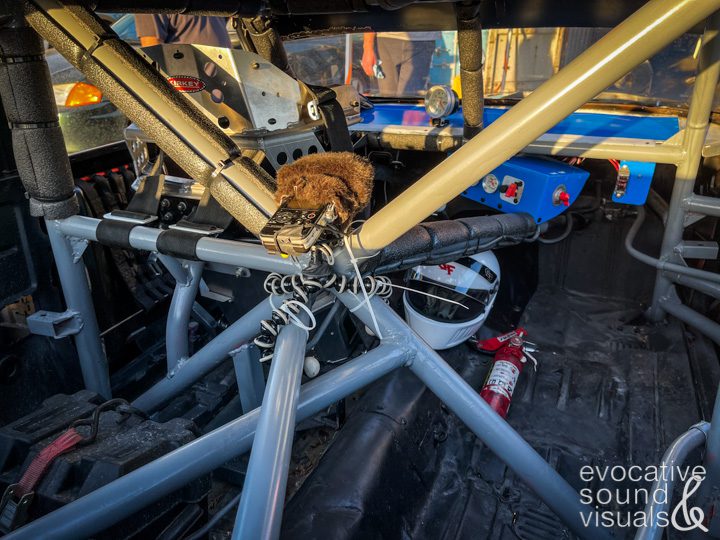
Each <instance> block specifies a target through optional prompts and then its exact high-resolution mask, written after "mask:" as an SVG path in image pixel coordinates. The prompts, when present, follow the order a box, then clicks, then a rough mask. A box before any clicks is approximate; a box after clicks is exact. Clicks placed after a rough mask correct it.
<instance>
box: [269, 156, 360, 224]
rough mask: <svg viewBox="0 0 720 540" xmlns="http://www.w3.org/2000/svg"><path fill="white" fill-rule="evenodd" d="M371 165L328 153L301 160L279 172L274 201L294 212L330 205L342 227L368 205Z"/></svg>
mask: <svg viewBox="0 0 720 540" xmlns="http://www.w3.org/2000/svg"><path fill="white" fill-rule="evenodd" d="M373 177H374V171H373V167H372V165H370V163H368V162H367V161H366V160H364V159H363V158H361V157H360V156H358V155H356V154H353V153H352V152H327V153H324V154H311V155H309V156H305V157H302V158H300V159H298V160H297V161H295V162H294V163H290V164H288V165H284V166H283V167H281V168H280V170H279V171H278V174H277V191H276V192H275V200H276V201H277V202H278V204H280V203H282V202H283V201H285V200H286V201H288V206H290V207H293V208H317V207H319V206H321V205H323V204H328V203H333V204H334V205H335V211H336V212H337V214H338V217H339V218H340V220H341V221H342V222H343V223H347V222H348V221H350V220H351V219H352V218H353V216H355V215H356V214H357V213H358V212H359V211H360V210H362V209H363V208H365V206H367V204H368V203H369V202H370V196H371V195H372V188H373Z"/></svg>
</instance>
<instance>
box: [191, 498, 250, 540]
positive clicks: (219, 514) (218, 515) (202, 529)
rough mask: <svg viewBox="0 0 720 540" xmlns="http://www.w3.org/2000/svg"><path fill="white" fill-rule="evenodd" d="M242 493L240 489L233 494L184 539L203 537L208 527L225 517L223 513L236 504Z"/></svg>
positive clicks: (210, 527)
mask: <svg viewBox="0 0 720 540" xmlns="http://www.w3.org/2000/svg"><path fill="white" fill-rule="evenodd" d="M241 495H242V491H241V492H240V493H238V494H237V495H235V496H234V497H233V498H232V499H230V502H228V503H227V504H226V505H225V506H223V507H222V508H221V509H220V510H218V511H217V512H215V514H214V515H213V517H211V518H210V520H209V521H208V522H207V523H206V524H205V525H203V526H202V527H200V528H199V529H198V530H197V531H195V532H194V533H192V534H191V535H190V536H187V537H185V540H200V539H201V538H203V537H204V536H205V535H206V534H207V533H209V532H210V529H212V528H213V527H214V526H215V525H217V524H218V522H219V521H220V520H221V519H222V518H223V517H225V515H226V514H227V513H228V512H229V511H230V510H232V509H233V508H234V507H235V506H237V505H238V503H239V502H240V496H241Z"/></svg>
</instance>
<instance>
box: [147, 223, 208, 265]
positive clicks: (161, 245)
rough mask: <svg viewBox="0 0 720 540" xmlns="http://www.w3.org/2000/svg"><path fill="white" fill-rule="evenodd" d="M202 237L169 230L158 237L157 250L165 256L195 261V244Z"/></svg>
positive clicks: (196, 258) (196, 257)
mask: <svg viewBox="0 0 720 540" xmlns="http://www.w3.org/2000/svg"><path fill="white" fill-rule="evenodd" d="M203 237H204V236H203V235H202V234H193V233H191V232H185V231H178V230H176V229H170V230H167V231H165V232H162V233H160V236H158V239H157V250H158V251H159V252H160V253H163V254H165V255H172V256H173V257H180V258H181V259H191V260H194V261H197V260H199V259H198V256H197V251H196V248H197V243H198V240H200V239H201V238H203Z"/></svg>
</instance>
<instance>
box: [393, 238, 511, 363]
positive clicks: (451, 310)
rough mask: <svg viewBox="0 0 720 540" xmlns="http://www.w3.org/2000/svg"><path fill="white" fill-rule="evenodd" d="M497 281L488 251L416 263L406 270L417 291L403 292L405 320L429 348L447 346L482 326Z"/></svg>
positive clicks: (495, 263) (494, 261)
mask: <svg viewBox="0 0 720 540" xmlns="http://www.w3.org/2000/svg"><path fill="white" fill-rule="evenodd" d="M499 285H500V265H499V264H498V260H497V258H496V257H495V254H494V253H493V252H492V251H486V252H484V253H478V254H476V255H473V256H471V257H464V258H462V259H460V260H458V261H456V262H451V263H446V264H440V265H438V266H417V267H415V268H413V269H412V270H411V271H410V272H409V275H408V287H410V288H412V289H415V290H417V291H419V292H413V291H405V294H403V303H404V304H405V320H406V321H407V323H408V324H409V325H410V328H412V329H413V330H414V331H415V333H417V334H418V335H419V336H420V337H421V338H423V339H424V340H425V341H426V342H427V344H428V345H430V346H431V347H432V348H433V349H436V350H442V349H449V348H450V347H454V346H455V345H457V344H458V343H462V342H463V341H465V340H467V339H469V338H470V337H471V336H472V335H473V334H475V332H477V331H478V329H479V328H480V327H481V326H482V324H483V323H484V322H485V319H487V316H488V314H489V313H490V309H491V308H492V305H493V302H495V297H496V296H497V291H498V288H499ZM422 293H429V294H431V295H434V296H435V297H441V298H445V299H448V300H453V301H454V302H455V303H452V302H446V301H444V300H441V299H438V298H435V297H433V296H427V295H426V294H422ZM458 303H460V304H462V305H463V306H465V307H464V308H463V307H462V306H460V305H458Z"/></svg>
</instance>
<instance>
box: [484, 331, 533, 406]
mask: <svg viewBox="0 0 720 540" xmlns="http://www.w3.org/2000/svg"><path fill="white" fill-rule="evenodd" d="M525 361H526V360H525V352H524V351H523V339H522V337H521V336H520V335H515V336H513V337H511V338H510V341H509V342H507V343H506V344H505V345H504V346H502V347H501V348H500V349H499V350H498V351H497V352H496V353H495V359H494V360H493V365H492V369H491V370H490V374H489V375H488V378H487V379H486V380H485V386H483V388H482V390H481V391H480V397H482V398H483V399H484V400H485V401H487V402H488V404H489V405H490V407H492V409H493V410H494V411H495V412H496V413H498V414H499V415H500V416H501V417H502V418H505V417H506V416H507V413H508V409H509V408H510V402H511V401H512V395H513V392H514V391H515V385H516V384H517V380H518V377H520V373H521V372H522V370H523V366H524V365H525Z"/></svg>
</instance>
